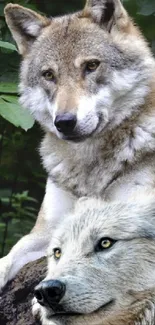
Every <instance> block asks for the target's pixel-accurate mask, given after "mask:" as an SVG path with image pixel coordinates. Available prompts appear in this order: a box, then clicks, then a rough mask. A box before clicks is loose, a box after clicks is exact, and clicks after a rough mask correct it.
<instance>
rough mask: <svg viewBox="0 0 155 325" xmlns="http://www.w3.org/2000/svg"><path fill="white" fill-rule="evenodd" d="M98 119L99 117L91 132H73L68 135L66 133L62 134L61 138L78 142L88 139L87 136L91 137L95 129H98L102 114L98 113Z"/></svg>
mask: <svg viewBox="0 0 155 325" xmlns="http://www.w3.org/2000/svg"><path fill="white" fill-rule="evenodd" d="M98 119H99V121H98V124H97V126H96V128H95V129H94V130H93V131H92V132H90V133H88V134H82V133H81V134H80V133H79V134H78V133H75V134H73V135H68V136H67V135H63V136H62V139H63V140H65V141H69V142H75V143H78V142H82V141H84V140H86V139H88V138H89V137H92V136H93V134H95V133H96V131H97V130H98V128H99V127H100V125H101V122H102V114H98Z"/></svg>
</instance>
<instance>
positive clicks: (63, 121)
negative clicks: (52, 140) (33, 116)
mask: <svg viewBox="0 0 155 325" xmlns="http://www.w3.org/2000/svg"><path fill="white" fill-rule="evenodd" d="M76 123H77V117H76V115H74V114H71V113H65V114H61V115H57V116H56V118H55V121H54V125H55V126H56V128H57V130H58V131H59V132H61V133H63V134H64V135H70V134H72V132H73V130H74V128H75V126H76Z"/></svg>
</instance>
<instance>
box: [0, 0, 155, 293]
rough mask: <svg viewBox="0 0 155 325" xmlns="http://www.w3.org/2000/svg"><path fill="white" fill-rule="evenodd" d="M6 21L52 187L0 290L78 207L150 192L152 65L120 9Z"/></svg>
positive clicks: (15, 10) (20, 13)
mask: <svg viewBox="0 0 155 325" xmlns="http://www.w3.org/2000/svg"><path fill="white" fill-rule="evenodd" d="M53 1H54V0H53ZM5 16H6V21H7V23H8V26H9V28H10V30H11V32H12V35H13V37H14V39H15V40H16V42H17V46H18V49H19V52H20V53H21V55H22V57H23V60H22V65H21V74H20V96H21V103H22V105H23V106H24V107H26V109H29V111H30V112H31V113H32V114H33V116H34V117H35V119H36V120H37V121H38V122H39V123H40V124H41V125H42V127H43V129H44V130H45V138H44V140H43V142H42V145H41V156H42V161H43V164H44V167H45V169H46V171H47V173H48V181H47V187H46V194H45V198H44V200H43V204H42V208H41V211H40V213H39V217H38V220H37V223H36V226H35V227H34V229H33V231H32V232H31V233H30V234H29V235H27V236H26V237H24V238H22V239H21V240H20V241H19V242H18V243H17V245H15V247H13V249H12V250H11V252H10V253H9V255H8V256H6V257H4V258H3V259H2V260H1V261H0V288H1V287H3V286H4V285H5V284H6V282H7V281H8V280H10V279H11V278H13V277H14V275H15V274H16V273H17V272H18V270H19V269H20V268H21V267H22V266H23V265H24V264H25V263H27V262H28V261H30V260H34V259H36V258H37V257H38V258H39V257H40V256H42V255H44V254H45V251H46V248H47V246H48V243H49V241H50V238H51V236H52V232H53V231H54V228H55V227H56V226H57V224H58V223H61V221H62V220H63V219H64V215H65V214H66V213H68V211H71V210H72V209H73V207H74V204H75V202H76V200H77V199H78V198H79V197H82V196H87V197H90V196H93V197H95V196H96V197H99V198H101V199H104V200H107V201H114V200H115V199H116V200H121V201H125V200H126V199H127V198H128V197H130V195H131V194H133V193H136V192H137V190H138V191H139V190H142V191H145V190H152V189H154V188H155V60H154V58H153V56H152V54H151V52H150V49H149V47H148V45H147V43H146V42H145V40H144V38H143V37H142V35H141V33H140V31H139V29H138V28H137V27H136V26H135V25H134V23H133V22H132V20H131V18H130V17H129V16H128V14H127V12H126V10H125V9H124V7H123V6H122V4H121V2H120V1H119V0H87V2H86V5H85V8H84V9H83V10H82V11H80V12H78V13H75V14H72V15H66V16H63V17H58V18H52V19H48V18H46V17H43V16H41V15H39V14H37V13H36V12H34V11H31V10H28V9H26V8H23V7H21V6H18V5H15V4H8V5H7V6H6V8H5ZM92 222H93V220H92Z"/></svg>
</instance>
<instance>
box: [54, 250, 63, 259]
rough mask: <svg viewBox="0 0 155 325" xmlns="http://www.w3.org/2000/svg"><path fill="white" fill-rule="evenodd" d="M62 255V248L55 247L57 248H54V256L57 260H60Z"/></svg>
mask: <svg viewBox="0 0 155 325" xmlns="http://www.w3.org/2000/svg"><path fill="white" fill-rule="evenodd" d="M60 257H61V249H60V248H55V249H54V258H55V259H56V260H59V259H60Z"/></svg>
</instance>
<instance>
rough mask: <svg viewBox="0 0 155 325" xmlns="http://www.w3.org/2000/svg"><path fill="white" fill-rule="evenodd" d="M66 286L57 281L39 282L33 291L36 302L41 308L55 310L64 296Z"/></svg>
mask: <svg viewBox="0 0 155 325" xmlns="http://www.w3.org/2000/svg"><path fill="white" fill-rule="evenodd" d="M65 291H66V286H65V284H64V283H62V282H61V281H58V280H49V281H43V282H41V283H40V284H39V285H38V286H37V287H36V288H35V290H34V295H35V297H36V298H37V301H38V302H39V304H40V305H42V306H50V307H51V308H52V307H53V309H55V308H56V307H57V305H58V304H59V302H60V300H61V299H62V298H63V296H64V295H65Z"/></svg>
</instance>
